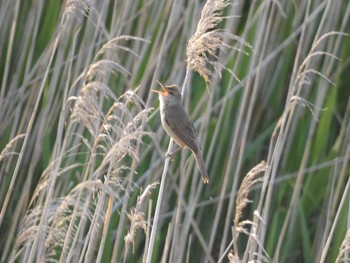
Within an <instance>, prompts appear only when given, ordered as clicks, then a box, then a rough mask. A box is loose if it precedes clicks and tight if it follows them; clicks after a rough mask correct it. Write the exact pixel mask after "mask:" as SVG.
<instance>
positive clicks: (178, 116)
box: [151, 81, 209, 184]
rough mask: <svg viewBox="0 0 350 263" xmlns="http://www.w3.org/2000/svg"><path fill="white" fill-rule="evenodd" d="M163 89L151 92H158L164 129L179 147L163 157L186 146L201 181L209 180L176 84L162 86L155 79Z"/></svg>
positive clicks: (193, 129)
mask: <svg viewBox="0 0 350 263" xmlns="http://www.w3.org/2000/svg"><path fill="white" fill-rule="evenodd" d="M157 83H158V84H159V85H160V86H161V88H162V89H163V91H159V90H154V89H152V90H151V91H152V92H155V93H158V94H159V101H160V116H161V122H162V125H163V128H164V130H165V131H166V132H167V134H168V135H169V136H170V137H171V138H173V139H174V141H175V142H176V143H177V144H178V145H179V147H178V148H177V149H176V150H174V151H172V152H170V153H166V155H165V157H166V158H167V157H171V156H173V154H174V153H176V152H177V151H179V150H181V149H182V148H184V147H187V148H188V149H190V150H191V152H192V153H193V155H194V157H195V159H196V162H197V165H198V167H199V171H200V173H201V175H202V179H203V182H204V183H205V184H207V183H208V182H209V177H208V172H207V169H206V167H205V163H204V161H203V157H202V154H201V150H200V148H199V146H198V142H197V135H196V131H195V128H194V126H193V123H192V121H191V119H190V117H189V115H188V113H187V112H186V111H185V109H184V108H183V106H182V102H181V92H180V89H179V87H178V86H177V85H170V86H164V85H163V84H162V83H160V82H159V81H157Z"/></svg>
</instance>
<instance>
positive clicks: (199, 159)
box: [194, 151, 209, 184]
mask: <svg viewBox="0 0 350 263" xmlns="http://www.w3.org/2000/svg"><path fill="white" fill-rule="evenodd" d="M194 157H195V158H196V161H197V164H198V167H199V171H200V173H201V175H202V179H203V182H204V183H205V184H207V183H209V177H208V172H207V168H205V164H204V161H203V158H202V155H201V153H200V151H198V152H197V153H194Z"/></svg>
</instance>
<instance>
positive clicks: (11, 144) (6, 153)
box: [0, 134, 25, 162]
mask: <svg viewBox="0 0 350 263" xmlns="http://www.w3.org/2000/svg"><path fill="white" fill-rule="evenodd" d="M24 136H25V134H19V135H17V136H16V137H15V138H13V139H12V140H11V141H10V142H9V143H8V144H6V146H5V148H4V149H3V150H2V151H1V152H0V162H1V161H2V160H3V159H4V158H5V157H7V156H9V155H14V154H15V155H17V154H18V153H16V152H14V151H13V150H12V148H13V147H14V146H15V144H16V142H17V141H18V140H21V139H22V138H23V137H24Z"/></svg>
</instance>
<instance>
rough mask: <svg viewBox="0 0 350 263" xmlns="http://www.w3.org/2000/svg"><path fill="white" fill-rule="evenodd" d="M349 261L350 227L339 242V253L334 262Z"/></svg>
mask: <svg viewBox="0 0 350 263" xmlns="http://www.w3.org/2000/svg"><path fill="white" fill-rule="evenodd" d="M340 262H350V228H349V229H348V231H347V232H346V235H345V238H344V240H343V242H342V243H341V247H340V249H339V254H338V256H337V259H336V263H340Z"/></svg>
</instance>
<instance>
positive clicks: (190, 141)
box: [164, 105, 198, 152]
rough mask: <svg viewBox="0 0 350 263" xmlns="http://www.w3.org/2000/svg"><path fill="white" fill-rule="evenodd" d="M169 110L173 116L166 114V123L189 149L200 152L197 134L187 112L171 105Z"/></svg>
mask: <svg viewBox="0 0 350 263" xmlns="http://www.w3.org/2000/svg"><path fill="white" fill-rule="evenodd" d="M167 110H168V112H171V114H170V115H171V116H170V117H169V114H165V116H164V119H165V121H166V123H167V124H168V125H169V127H170V128H171V129H172V131H173V132H174V133H175V134H176V136H177V137H178V138H179V139H180V140H182V141H183V142H184V144H185V145H186V146H187V147H188V148H190V149H191V150H192V151H194V152H198V144H197V138H196V132H195V129H194V126H193V123H192V121H191V119H190V117H189V116H188V114H187V112H186V111H185V110H184V109H183V108H182V107H179V106H177V105H170V106H168V109H167ZM174 139H175V138H174ZM175 141H176V139H175Z"/></svg>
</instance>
